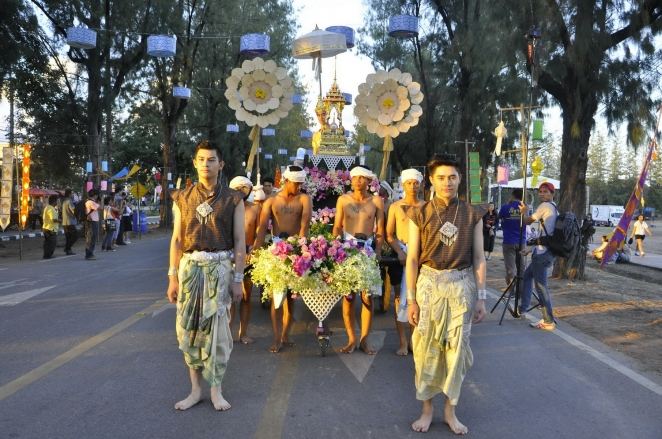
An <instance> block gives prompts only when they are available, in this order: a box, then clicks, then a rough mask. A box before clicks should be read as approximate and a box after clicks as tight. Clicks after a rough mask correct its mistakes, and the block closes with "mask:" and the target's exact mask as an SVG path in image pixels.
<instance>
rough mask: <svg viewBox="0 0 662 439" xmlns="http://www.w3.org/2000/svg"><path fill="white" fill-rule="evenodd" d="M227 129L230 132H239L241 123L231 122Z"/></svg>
mask: <svg viewBox="0 0 662 439" xmlns="http://www.w3.org/2000/svg"><path fill="white" fill-rule="evenodd" d="M225 131H226V132H228V133H238V132H239V124H236V123H234V124H233V123H231V124H229V125H228V126H227V128H226V129H225Z"/></svg>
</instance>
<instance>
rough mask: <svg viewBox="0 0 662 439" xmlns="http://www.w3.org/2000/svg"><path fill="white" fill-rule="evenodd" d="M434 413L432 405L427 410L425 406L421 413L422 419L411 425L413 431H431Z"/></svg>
mask: <svg viewBox="0 0 662 439" xmlns="http://www.w3.org/2000/svg"><path fill="white" fill-rule="evenodd" d="M433 413H434V411H433V407H432V404H430V406H429V408H426V407H425V405H423V411H422V412H421V417H420V418H418V419H417V420H415V421H414V422H413V423H412V424H411V429H412V430H414V431H417V432H419V433H427V432H428V430H429V429H430V424H432V414H433Z"/></svg>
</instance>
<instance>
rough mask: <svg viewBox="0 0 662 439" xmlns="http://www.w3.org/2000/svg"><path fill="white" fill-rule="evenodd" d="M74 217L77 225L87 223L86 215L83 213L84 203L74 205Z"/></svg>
mask: <svg viewBox="0 0 662 439" xmlns="http://www.w3.org/2000/svg"><path fill="white" fill-rule="evenodd" d="M74 216H75V217H76V221H78V223H84V222H85V221H87V213H86V212H85V201H83V200H80V201H79V202H78V203H76V205H75V206H74Z"/></svg>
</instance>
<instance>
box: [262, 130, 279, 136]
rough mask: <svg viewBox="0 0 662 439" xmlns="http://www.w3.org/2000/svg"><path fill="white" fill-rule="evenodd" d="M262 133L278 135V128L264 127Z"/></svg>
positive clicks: (264, 134)
mask: <svg viewBox="0 0 662 439" xmlns="http://www.w3.org/2000/svg"><path fill="white" fill-rule="evenodd" d="M262 135H263V136H265V137H267V136H269V137H273V136H275V135H276V130H275V129H274V128H262Z"/></svg>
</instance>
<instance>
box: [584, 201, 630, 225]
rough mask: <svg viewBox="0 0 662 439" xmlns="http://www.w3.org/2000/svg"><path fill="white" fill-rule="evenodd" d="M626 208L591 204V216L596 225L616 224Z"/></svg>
mask: <svg viewBox="0 0 662 439" xmlns="http://www.w3.org/2000/svg"><path fill="white" fill-rule="evenodd" d="M623 212H625V209H624V208H623V206H607V205H601V204H592V205H591V216H592V217H593V224H594V225H596V226H608V227H611V226H614V225H616V224H618V222H619V221H620V219H621V216H623Z"/></svg>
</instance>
